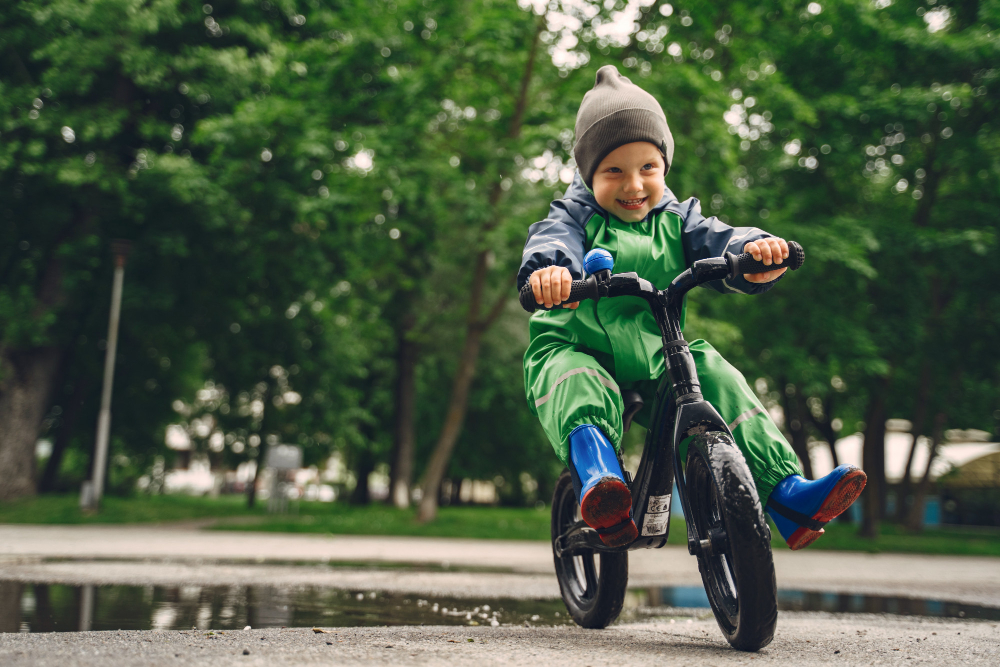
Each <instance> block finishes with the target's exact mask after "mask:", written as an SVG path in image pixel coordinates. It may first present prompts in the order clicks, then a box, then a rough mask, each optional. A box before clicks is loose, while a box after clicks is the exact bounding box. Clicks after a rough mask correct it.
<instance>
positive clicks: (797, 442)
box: [781, 378, 813, 479]
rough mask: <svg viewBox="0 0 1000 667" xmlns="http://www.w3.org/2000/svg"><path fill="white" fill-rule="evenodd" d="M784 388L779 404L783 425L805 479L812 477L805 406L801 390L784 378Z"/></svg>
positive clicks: (782, 380)
mask: <svg viewBox="0 0 1000 667" xmlns="http://www.w3.org/2000/svg"><path fill="white" fill-rule="evenodd" d="M781 384H782V385H784V389H783V390H782V391H781V404H782V407H783V408H784V410H785V427H786V428H787V429H788V432H789V434H790V435H791V438H790V440H791V445H792V449H793V450H794V451H795V454H796V455H797V456H798V457H799V461H801V462H802V472H803V473H805V478H806V479H812V478H813V471H812V460H810V458H809V441H808V438H807V435H806V421H805V420H806V413H807V407H806V404H805V401H804V400H803V398H802V395H801V392H800V391H799V390H798V387H796V386H795V385H793V384H789V383H788V382H787V381H786V380H785V378H782V379H781Z"/></svg>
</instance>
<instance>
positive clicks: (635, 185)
mask: <svg viewBox="0 0 1000 667" xmlns="http://www.w3.org/2000/svg"><path fill="white" fill-rule="evenodd" d="M640 190H642V177H640V176H639V174H632V175H630V176H629V177H628V178H627V179H626V180H625V192H639V191H640Z"/></svg>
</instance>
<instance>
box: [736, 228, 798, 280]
mask: <svg viewBox="0 0 1000 667" xmlns="http://www.w3.org/2000/svg"><path fill="white" fill-rule="evenodd" d="M743 252H748V253H750V254H751V255H753V258H754V259H756V260H757V261H758V262H760V261H763V262H764V264H781V263H782V262H783V261H784V260H786V259H788V244H787V243H785V239H779V238H774V237H772V238H768V239H759V240H757V241H750V242H749V243H747V244H746V245H745V246H743ZM787 270H788V268H787V267H786V268H783V269H775V270H773V271H767V272H765V273H744V274H743V277H744V278H746V279H747V281H748V282H751V283H769V282H771V281H772V280H777V279H778V277H779V276H781V274H782V273H784V272H785V271H787Z"/></svg>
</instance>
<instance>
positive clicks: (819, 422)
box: [806, 396, 840, 468]
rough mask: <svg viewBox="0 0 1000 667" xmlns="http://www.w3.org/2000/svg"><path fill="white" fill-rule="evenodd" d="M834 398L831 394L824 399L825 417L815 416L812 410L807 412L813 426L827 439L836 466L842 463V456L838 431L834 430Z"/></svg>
mask: <svg viewBox="0 0 1000 667" xmlns="http://www.w3.org/2000/svg"><path fill="white" fill-rule="evenodd" d="M832 408H833V399H832V398H830V397H829V396H828V397H827V398H825V399H824V400H823V418H822V419H817V418H816V417H814V416H813V414H812V411H809V412H807V413H806V414H807V415H808V416H809V421H811V422H812V425H813V427H814V428H815V429H816V430H817V431H819V434H820V435H821V436H823V439H824V440H826V444H827V445H828V446H829V447H830V458H832V459H833V467H834V468H836V467H837V466H839V465H840V457H839V456H837V432H836V431H835V430H833V419H832V418H831V415H832V413H833V409H832Z"/></svg>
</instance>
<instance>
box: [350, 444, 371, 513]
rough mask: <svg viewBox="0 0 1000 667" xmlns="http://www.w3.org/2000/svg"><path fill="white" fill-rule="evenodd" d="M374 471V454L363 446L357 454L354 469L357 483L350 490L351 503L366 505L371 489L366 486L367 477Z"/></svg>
mask: <svg viewBox="0 0 1000 667" xmlns="http://www.w3.org/2000/svg"><path fill="white" fill-rule="evenodd" d="M373 472H375V455H374V454H373V453H372V451H371V449H369V448H367V447H366V448H364V449H362V450H361V452H360V453H359V455H358V464H357V467H356V468H355V469H354V474H355V476H356V477H357V480H358V483H357V485H355V487H354V491H352V492H351V504H353V505H367V504H368V503H369V501H371V490H370V489H369V488H368V478H369V477H370V476H371V474H372V473H373Z"/></svg>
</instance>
